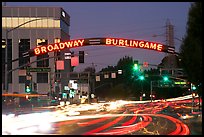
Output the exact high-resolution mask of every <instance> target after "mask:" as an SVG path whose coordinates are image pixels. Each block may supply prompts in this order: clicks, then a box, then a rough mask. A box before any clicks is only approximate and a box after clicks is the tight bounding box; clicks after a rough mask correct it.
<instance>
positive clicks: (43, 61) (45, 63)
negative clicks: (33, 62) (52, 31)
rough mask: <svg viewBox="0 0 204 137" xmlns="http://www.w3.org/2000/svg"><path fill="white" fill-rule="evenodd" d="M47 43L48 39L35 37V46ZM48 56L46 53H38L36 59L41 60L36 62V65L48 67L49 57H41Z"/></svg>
mask: <svg viewBox="0 0 204 137" xmlns="http://www.w3.org/2000/svg"><path fill="white" fill-rule="evenodd" d="M47 44H48V40H45V39H37V46H42V45H47ZM48 57H49V55H48V53H46V54H42V55H38V56H37V60H41V61H38V62H37V67H48V66H49V59H44V60H42V59H43V58H48Z"/></svg>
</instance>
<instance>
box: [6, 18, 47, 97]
mask: <svg viewBox="0 0 204 137" xmlns="http://www.w3.org/2000/svg"><path fill="white" fill-rule="evenodd" d="M43 19H45V18H37V19H33V20H29V21H26V22H24V23H22V24H20V25H18V26H16V27H14V28H12V29H6V41H5V44H6V47H5V86H4V89H5V91H6V93H8V71H7V67H8V66H7V65H8V61H7V60H8V55H7V54H8V42H7V41H8V33H9V32H11V31H13V30H15V29H17V28H20V27H21V26H23V25H25V24H27V23H30V22H33V21H37V20H43Z"/></svg>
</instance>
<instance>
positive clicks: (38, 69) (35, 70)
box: [26, 68, 51, 72]
mask: <svg viewBox="0 0 204 137" xmlns="http://www.w3.org/2000/svg"><path fill="white" fill-rule="evenodd" d="M26 70H27V72H50V71H51V68H27V69H26Z"/></svg>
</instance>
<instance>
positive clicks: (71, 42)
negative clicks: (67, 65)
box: [65, 41, 73, 48]
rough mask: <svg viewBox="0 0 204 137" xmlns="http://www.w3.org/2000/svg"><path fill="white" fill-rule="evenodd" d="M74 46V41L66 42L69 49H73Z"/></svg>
mask: <svg viewBox="0 0 204 137" xmlns="http://www.w3.org/2000/svg"><path fill="white" fill-rule="evenodd" d="M72 44H73V41H68V42H65V45H66V46H67V48H70V47H72Z"/></svg>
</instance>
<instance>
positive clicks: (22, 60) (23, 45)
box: [18, 39, 30, 69]
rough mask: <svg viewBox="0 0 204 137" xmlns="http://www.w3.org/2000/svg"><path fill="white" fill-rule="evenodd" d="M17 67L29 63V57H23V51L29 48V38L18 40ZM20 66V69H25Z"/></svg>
mask: <svg viewBox="0 0 204 137" xmlns="http://www.w3.org/2000/svg"><path fill="white" fill-rule="evenodd" d="M18 45H19V62H18V63H19V67H20V66H22V65H25V64H28V63H30V58H23V53H25V52H27V51H29V50H30V39H20V40H19V43H18ZM25 68H26V67H24V68H21V69H25Z"/></svg>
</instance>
